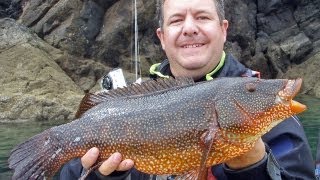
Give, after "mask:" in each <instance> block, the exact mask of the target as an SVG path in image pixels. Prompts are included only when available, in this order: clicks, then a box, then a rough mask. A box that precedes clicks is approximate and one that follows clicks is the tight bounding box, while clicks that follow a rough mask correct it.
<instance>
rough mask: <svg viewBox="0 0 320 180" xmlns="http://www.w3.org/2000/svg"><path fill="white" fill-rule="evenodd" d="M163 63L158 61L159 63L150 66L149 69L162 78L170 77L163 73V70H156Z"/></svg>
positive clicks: (151, 72)
mask: <svg viewBox="0 0 320 180" xmlns="http://www.w3.org/2000/svg"><path fill="white" fill-rule="evenodd" d="M160 64H161V63H157V64H154V65H152V66H151V67H150V69H149V72H150V74H151V75H157V76H159V77H162V78H169V77H170V76H166V75H163V74H161V72H159V71H156V69H157V67H158V66H160Z"/></svg>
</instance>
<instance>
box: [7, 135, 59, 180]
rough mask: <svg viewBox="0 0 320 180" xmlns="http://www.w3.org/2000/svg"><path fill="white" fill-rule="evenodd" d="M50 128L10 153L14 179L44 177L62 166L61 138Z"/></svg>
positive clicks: (52, 173) (51, 174)
mask: <svg viewBox="0 0 320 180" xmlns="http://www.w3.org/2000/svg"><path fill="white" fill-rule="evenodd" d="M50 130H51V129H48V130H46V131H44V132H42V133H41V134H37V135H35V136H34V137H32V138H30V139H29V140H27V141H25V142H24V143H21V144H19V145H17V146H16V147H15V148H14V149H13V150H12V151H11V154H10V157H9V160H8V162H9V168H10V169H14V174H13V177H12V179H44V177H50V176H53V175H54V173H55V172H56V171H57V170H58V169H59V168H60V166H61V165H62V163H63V162H61V159H60V158H61V154H62V153H63V152H62V148H61V145H60V143H59V138H58V137H57V136H53V135H52V133H50V132H51V131H50Z"/></svg>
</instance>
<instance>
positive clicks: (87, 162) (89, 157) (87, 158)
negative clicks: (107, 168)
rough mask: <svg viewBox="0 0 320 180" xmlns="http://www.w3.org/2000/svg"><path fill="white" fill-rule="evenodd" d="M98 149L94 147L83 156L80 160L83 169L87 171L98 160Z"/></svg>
mask: <svg viewBox="0 0 320 180" xmlns="http://www.w3.org/2000/svg"><path fill="white" fill-rule="evenodd" d="M98 156H99V149H98V148H96V147H93V148H91V149H90V150H89V151H88V152H87V153H86V154H85V155H84V156H82V158H81V164H82V166H83V167H84V168H85V169H89V168H90V167H91V166H92V165H93V164H94V163H95V162H96V161H97V159H98Z"/></svg>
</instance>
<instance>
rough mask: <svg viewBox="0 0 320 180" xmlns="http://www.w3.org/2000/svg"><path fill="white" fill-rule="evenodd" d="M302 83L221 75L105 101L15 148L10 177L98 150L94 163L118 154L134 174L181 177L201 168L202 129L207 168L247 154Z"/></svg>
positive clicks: (44, 172)
mask: <svg viewBox="0 0 320 180" xmlns="http://www.w3.org/2000/svg"><path fill="white" fill-rule="evenodd" d="M171 81H172V80H171ZM289 82H290V83H291V84H290V83H289ZM292 82H293V83H292ZM294 82H296V84H295V83H294ZM288 84H290V87H289V86H288ZM142 86H143V85H142ZM300 86H301V80H291V81H288V80H284V79H281V80H280V79H277V80H262V79H257V78H219V79H216V80H212V81H209V82H201V83H196V84H194V85H190V84H189V85H181V86H174V87H172V88H167V89H161V90H159V91H156V92H153V93H150V92H149V93H146V94H140V93H136V95H130V96H123V97H114V98H109V99H108V100H107V101H104V102H101V103H99V104H97V105H96V106H94V107H93V108H91V109H89V110H88V111H87V112H86V113H85V114H83V115H82V116H81V117H80V118H79V119H77V120H75V121H73V122H71V123H68V124H64V125H61V126H57V127H53V128H51V129H48V130H46V131H44V132H43V133H41V134H38V135H36V136H34V137H33V138H31V139H30V140H28V141H26V142H24V143H22V144H20V145H18V146H17V147H16V148H15V149H14V150H13V151H12V153H11V156H10V158H9V167H10V168H12V169H14V170H15V173H14V176H13V179H29V178H31V179H37V178H39V179H41V178H42V177H44V176H46V177H50V176H53V175H54V173H55V172H56V171H57V170H58V169H59V168H60V167H61V166H62V165H63V164H64V163H65V162H67V161H69V160H70V159H72V158H75V157H81V156H83V155H84V154H85V153H86V152H87V151H88V150H89V149H90V148H91V147H98V148H99V149H100V151H101V154H100V157H99V161H102V160H104V159H107V158H108V157H109V156H110V155H111V154H112V153H114V152H120V153H121V154H122V155H123V158H129V159H132V160H134V162H135V168H136V169H138V170H139V171H142V172H145V173H149V174H183V173H186V172H189V171H192V170H195V169H198V168H199V167H200V166H201V159H202V158H203V153H204V149H205V147H206V142H205V141H206V138H207V139H208V138H209V136H208V134H209V135H210V137H211V139H212V142H211V145H212V146H210V147H211V149H209V151H208V156H205V166H207V167H209V166H212V165H214V164H218V163H221V162H224V161H226V160H228V159H231V158H233V157H236V156H239V155H241V154H243V153H245V152H247V151H248V150H250V149H251V148H252V146H253V144H254V143H255V142H256V140H257V139H258V138H259V137H261V136H262V135H263V134H264V133H266V132H267V131H269V130H270V129H271V128H272V127H273V126H275V125H276V124H278V123H279V122H280V121H281V120H283V119H285V118H287V117H289V116H292V115H294V114H296V113H298V112H293V111H292V110H291V107H290V100H291V99H292V98H293V96H295V95H296V93H297V91H298V90H299V88H300ZM137 87H138V88H139V86H136V87H135V88H137ZM284 89H286V91H284ZM279 94H280V95H281V94H282V95H281V96H279ZM282 97H286V98H288V99H281V98H282ZM209 139H210V138H209ZM211 139H210V141H211ZM44 159H45V160H44Z"/></svg>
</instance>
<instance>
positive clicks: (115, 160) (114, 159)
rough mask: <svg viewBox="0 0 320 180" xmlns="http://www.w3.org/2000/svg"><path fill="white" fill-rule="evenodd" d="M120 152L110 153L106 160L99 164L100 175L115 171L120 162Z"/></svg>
mask: <svg viewBox="0 0 320 180" xmlns="http://www.w3.org/2000/svg"><path fill="white" fill-rule="evenodd" d="M121 158H122V157H121V154H120V153H118V152H116V153H114V154H112V155H111V156H110V157H109V158H108V159H107V160H106V161H104V162H103V163H102V164H101V166H100V167H99V169H98V170H99V172H100V173H101V174H102V175H105V176H106V175H109V174H111V173H112V172H113V171H115V170H116V169H117V168H118V166H119V164H120V163H121Z"/></svg>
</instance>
